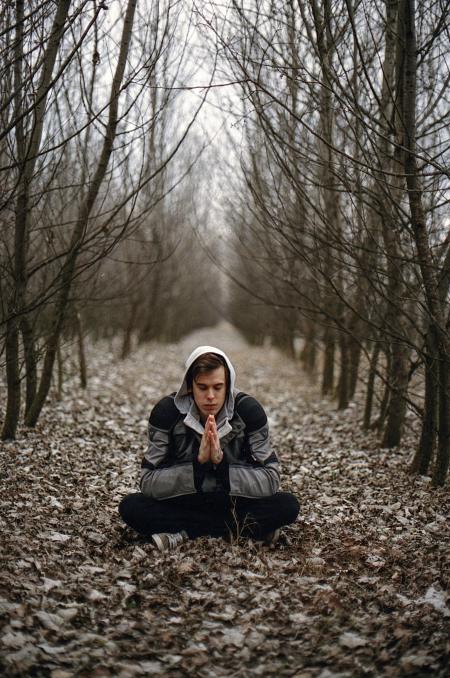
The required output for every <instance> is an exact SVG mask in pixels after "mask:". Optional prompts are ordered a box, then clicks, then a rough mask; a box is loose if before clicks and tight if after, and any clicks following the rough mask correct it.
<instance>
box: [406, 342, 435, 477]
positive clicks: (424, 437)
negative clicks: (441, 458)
mask: <svg viewBox="0 0 450 678" xmlns="http://www.w3.org/2000/svg"><path fill="white" fill-rule="evenodd" d="M431 335H432V330H431V329H430V331H429V334H428V337H427V354H426V357H425V402H424V410H423V416H422V430H421V433H420V441H419V446H418V448H417V451H416V454H415V455H414V459H413V461H412V464H411V471H412V473H419V474H421V475H427V474H428V471H429V467H430V463H431V461H432V459H433V455H434V451H435V447H436V433H437V419H438V401H439V392H438V382H439V373H438V372H439V368H438V352H437V347H436V343H435V340H434V338H433V337H432V336H431Z"/></svg>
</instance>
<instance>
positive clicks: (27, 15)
mask: <svg viewBox="0 0 450 678" xmlns="http://www.w3.org/2000/svg"><path fill="white" fill-rule="evenodd" d="M190 18H191V17H190V15H189V12H187V13H186V12H185V10H184V7H183V4H182V3H181V2H178V1H177V2H173V1H171V0H158V1H157V2H154V1H152V2H150V1H147V0H141V1H140V2H138V0H127V2H126V3H117V2H112V3H109V2H108V3H105V2H102V1H101V0H76V1H71V0H57V1H56V2H54V1H53V0H52V1H50V0H46V1H44V2H37V1H34V0H32V1H30V2H24V1H23V0H16V1H15V2H9V3H4V5H3V7H2V9H1V12H0V47H1V54H2V66H1V71H0V78H1V93H0V115H1V123H2V124H1V132H0V182H1V194H2V205H1V210H0V272H1V275H0V332H1V336H2V339H3V341H2V344H1V345H2V351H1V354H0V355H1V361H2V367H3V368H4V369H5V373H6V381H7V406H6V412H5V413H4V422H3V429H2V437H3V439H8V438H13V437H14V436H15V433H16V429H17V425H18V422H19V419H20V417H21V415H22V414H23V416H24V421H25V424H26V425H28V426H33V425H35V424H36V422H37V420H38V417H39V415H40V412H41V409H42V407H43V404H44V403H45V401H46V398H47V396H48V393H49V389H50V385H51V381H52V375H53V372H54V366H55V362H56V361H57V359H58V355H60V353H61V348H64V342H65V340H66V339H67V338H69V337H70V336H71V335H73V334H74V333H78V334H79V335H80V337H81V336H82V332H83V328H82V327H81V324H80V312H81V315H82V316H83V317H82V320H83V326H84V328H87V329H92V330H93V331H95V332H96V334H97V335H102V334H104V333H105V332H111V331H112V332H117V331H121V332H123V333H124V341H123V347H122V353H123V355H125V354H126V353H127V351H128V350H129V347H130V337H131V334H132V331H133V330H137V329H139V334H140V338H141V339H142V340H145V339H148V338H155V337H157V338H163V339H173V338H177V337H178V336H180V335H181V334H182V333H183V332H185V331H187V330H189V329H191V328H192V327H195V326H196V325H198V324H203V322H204V319H203V318H202V317H201V312H199V311H198V310H197V309H195V308H194V309H193V308H192V304H191V309H190V311H189V312H187V313H186V312H183V311H184V306H185V301H186V300H189V299H192V296H193V291H194V286H193V285H194V283H193V282H191V283H190V286H189V280H190V279H191V278H190V276H189V272H190V273H193V272H196V270H197V268H198V260H197V261H196V260H195V256H194V255H193V254H192V247H191V246H190V244H189V242H188V238H187V229H186V225H187V223H188V222H189V219H190V216H189V215H190V213H191V212H192V201H191V200H186V201H185V203H186V204H185V205H184V210H182V206H183V205H182V203H183V195H184V196H185V198H186V192H187V188H186V184H187V182H189V177H190V172H191V169H192V167H193V166H194V164H195V161H196V159H197V158H198V155H199V153H200V152H201V143H200V144H199V145H197V147H195V146H194V145H193V146H192V148H193V149H194V150H193V151H189V150H187V151H186V150H184V149H185V148H186V143H185V141H186V139H187V138H188V135H189V134H190V133H191V132H192V130H193V126H194V124H195V121H196V118H197V116H198V113H199V111H200V109H201V108H202V105H203V103H204V99H205V96H206V92H207V89H205V90H202V92H200V95H199V96H198V97H197V98H196V100H195V105H192V103H189V105H188V104H187V102H186V99H185V97H184V95H183V91H182V87H181V85H182V84H183V81H184V80H185V79H186V78H187V77H192V75H193V73H194V68H195V67H194V66H193V64H192V62H191V61H189V59H188V52H187V42H188V40H189V36H190V32H191V31H192V26H191V22H190ZM180 186H181V187H183V186H184V188H183V189H182V190H183V191H184V193H183V194H182V193H180V191H179V190H178V192H177V191H175V190H174V189H176V188H177V187H180ZM174 196H175V197H174ZM189 248H190V250H191V251H189ZM169 259H170V260H171V263H170V266H169V265H168V261H169ZM197 259H198V257H197ZM174 262H175V263H174ZM177 262H178V263H177ZM203 282H204V281H203ZM197 284H198V285H200V286H201V284H202V281H201V276H200V277H199V276H198V277H197ZM168 298H170V299H171V302H173V303H171V304H168V303H167V300H168ZM178 312H179V313H178Z"/></svg>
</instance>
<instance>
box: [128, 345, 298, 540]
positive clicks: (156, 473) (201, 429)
mask: <svg viewBox="0 0 450 678" xmlns="http://www.w3.org/2000/svg"><path fill="white" fill-rule="evenodd" d="M148 439H149V443H148V449H147V452H146V454H145V456H144V459H143V462H142V474H141V483H140V489H141V492H138V493H134V494H131V495H128V496H127V497H125V498H124V499H123V500H122V502H121V503H120V506H119V512H120V515H121V516H122V518H123V520H124V521H125V522H126V523H127V524H128V525H129V526H130V527H132V528H134V529H135V530H137V531H138V532H140V533H141V534H144V535H146V536H149V537H151V538H152V540H153V542H154V543H155V545H156V546H157V548H158V549H159V550H161V551H164V550H167V549H171V548H175V547H176V546H178V545H179V544H181V543H182V542H183V541H185V540H187V539H195V538H197V537H201V536H212V537H236V536H241V537H251V538H253V539H256V540H260V541H263V542H264V543H266V544H273V543H275V542H276V540H277V539H278V535H279V528H280V527H281V526H282V525H288V524H290V523H292V522H294V521H295V519H296V518H297V515H298V511H299V505H298V502H297V499H296V498H295V497H294V496H293V495H292V494H289V493H288V492H280V491H279V484H280V480H279V470H278V460H277V457H276V455H275V453H274V452H273V451H272V450H271V447H270V441H269V428H268V423H267V416H266V413H265V412H264V410H263V408H262V406H261V405H260V404H259V402H258V401H257V400H256V399H255V398H253V397H252V396H249V395H247V394H245V393H242V392H241V391H239V390H237V389H236V388H235V371H234V368H233V365H232V364H231V362H230V360H229V358H228V357H227V356H226V354H225V353H224V352H223V351H221V350H220V349H218V348H215V347H214V346H199V347H198V348H196V349H195V350H194V351H193V352H192V353H191V355H190V356H189V358H188V359H187V361H186V372H185V375H184V377H183V381H182V384H181V387H180V388H179V390H178V392H177V393H174V394H171V395H169V396H166V397H165V398H162V400H160V401H159V402H158V403H157V404H156V405H155V407H154V408H153V410H152V412H151V414H150V420H149V427H148Z"/></svg>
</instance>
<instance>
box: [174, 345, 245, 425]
mask: <svg viewBox="0 0 450 678" xmlns="http://www.w3.org/2000/svg"><path fill="white" fill-rule="evenodd" d="M204 353H216V354H217V355H220V356H222V358H224V360H225V362H226V364H227V367H228V371H229V375H230V383H229V386H228V394H227V397H226V399H225V402H224V404H223V407H222V409H221V410H220V412H219V414H218V415H217V421H216V424H217V433H218V434H219V438H223V436H225V435H226V434H227V433H229V432H230V431H231V424H230V419H231V418H232V417H233V413H234V399H235V397H236V395H237V393H238V391H237V390H236V389H235V381H236V372H235V369H234V367H233V364H232V362H231V360H230V359H229V357H228V356H227V355H226V353H224V352H223V351H221V350H220V348H216V347H215V346H198V347H197V348H196V349H194V350H193V351H192V353H191V355H190V356H189V357H188V359H187V360H186V363H185V368H186V369H185V372H184V376H183V381H182V383H181V386H180V388H179V389H178V391H177V393H176V395H175V406H176V407H177V409H178V410H179V411H180V412H181V414H185V415H186V416H185V418H184V423H185V424H186V426H189V428H192V429H193V430H194V431H197V433H199V434H203V431H204V427H203V424H202V422H201V420H200V413H199V411H198V409H197V405H196V404H195V401H194V397H193V395H192V393H189V390H188V385H187V381H186V377H187V373H188V371H189V368H190V366H191V365H192V363H193V362H194V361H195V360H197V358H199V357H200V356H201V355H203V354H204Z"/></svg>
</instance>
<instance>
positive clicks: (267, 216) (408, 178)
mask: <svg viewBox="0 0 450 678" xmlns="http://www.w3.org/2000/svg"><path fill="white" fill-rule="evenodd" d="M449 5H450V3H449V2H448V1H446V0H441V1H439V2H436V1H435V0H427V1H426V2H422V3H420V4H419V5H418V7H417V8H416V6H415V2H414V0H385V2H383V3H381V4H377V3H370V2H366V1H365V0H346V1H345V2H337V1H334V0H324V2H321V3H319V2H317V0H297V1H295V2H294V1H289V2H285V3H279V2H273V1H268V2H262V1H261V0H247V1H245V2H243V1H238V0H233V1H232V2H231V3H230V4H229V6H227V7H226V9H224V8H223V6H222V5H220V6H219V5H218V4H217V3H210V4H209V8H208V11H207V10H206V9H205V7H204V6H202V8H200V7H199V8H198V11H199V12H201V14H202V17H203V21H204V27H205V28H204V30H205V35H207V36H208V37H209V39H210V40H211V47H212V49H213V51H214V53H218V54H219V55H220V58H221V61H220V65H221V68H222V69H223V71H224V72H225V73H226V76H227V77H228V78H229V79H230V80H231V79H232V80H233V81H234V82H238V83H239V88H240V91H241V98H240V101H241V105H240V109H239V110H236V107H234V112H235V115H237V116H238V120H239V123H240V124H239V129H240V132H241V138H240V139H239V138H238V136H237V134H236V133H235V134H234V135H233V141H234V143H235V144H236V145H237V146H238V149H239V156H238V158H239V162H240V167H241V173H240V174H239V176H237V177H236V176H235V177H232V175H231V174H228V180H229V181H234V190H233V191H231V192H229V195H230V198H229V200H228V209H227V212H226V220H227V223H228V224H229V228H230V232H231V233H232V235H231V236H230V239H229V254H228V256H227V257H226V259H227V261H228V262H235V264H234V265H233V264H231V263H229V264H228V265H227V266H226V269H227V272H228V275H229V277H230V278H231V279H232V280H233V282H234V284H235V287H234V293H233V298H232V306H231V314H232V318H233V320H234V322H235V323H236V324H237V325H238V326H239V327H241V328H242V330H243V332H244V333H245V335H246V336H247V338H248V339H249V340H250V341H253V342H261V341H262V340H263V339H264V337H266V336H270V337H272V340H273V342H274V343H275V344H277V345H279V346H280V347H282V348H284V349H285V350H287V351H288V352H290V353H292V354H293V353H295V343H296V341H297V339H298V338H299V337H301V338H302V339H303V350H302V353H301V358H302V360H303V362H304V365H305V367H306V369H307V370H309V371H310V372H313V371H314V370H316V365H317V356H318V353H319V352H318V351H317V348H318V347H320V348H321V349H323V350H322V351H321V353H322V355H323V365H322V367H321V370H322V375H321V379H322V392H323V394H333V395H336V397H337V399H338V406H339V407H340V408H345V407H346V406H347V405H348V403H349V400H350V398H352V397H353V394H354V392H355V388H356V385H357V382H358V380H364V381H365V383H366V405H365V412H364V414H363V419H364V426H365V427H369V426H376V427H377V428H378V429H379V430H380V432H381V433H382V444H383V446H385V447H393V446H395V445H398V444H399V442H400V440H401V436H402V432H403V430H404V426H405V417H406V413H407V408H408V406H409V407H411V408H413V409H414V411H415V412H416V413H417V414H418V416H420V417H421V418H422V429H421V430H422V433H421V438H420V445H419V449H418V450H417V454H416V457H415V459H414V461H413V469H414V470H415V471H418V472H420V473H427V472H429V469H430V464H431V461H432V459H433V456H434V455H435V463H434V473H433V479H434V483H435V484H442V483H443V482H444V478H445V476H446V473H447V469H448V463H449V446H450V431H449V424H450V399H449V395H450V390H449V389H450V385H449V361H450V341H449V304H448V301H449V284H450V237H449V223H450V222H449V217H448V203H449V194H448V190H449V182H448V179H449V175H448V170H447V169H446V167H447V168H448V142H449V134H448V130H449V129H450V106H449V88H448V82H449V77H450V74H449V71H448V60H447V57H448V44H449V43H448V38H449V25H448V16H449V15H450V14H449V9H450V6H449ZM362 356H365V357H366V358H367V360H363V361H361V357H362ZM376 380H377V381H378V383H379V384H380V385H381V386H382V388H381V395H380V397H379V408H378V412H377V413H376V415H375V413H374V397H375V395H376V394H377V393H378V391H379V390H380V389H376V388H375V389H374V384H375V382H376ZM423 391H424V395H423ZM435 451H436V454H435Z"/></svg>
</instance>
